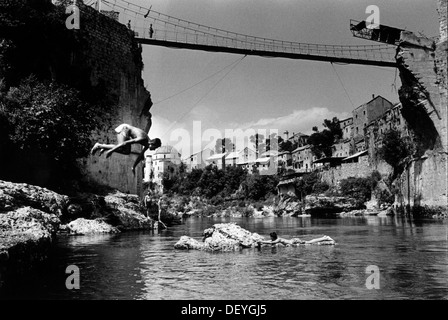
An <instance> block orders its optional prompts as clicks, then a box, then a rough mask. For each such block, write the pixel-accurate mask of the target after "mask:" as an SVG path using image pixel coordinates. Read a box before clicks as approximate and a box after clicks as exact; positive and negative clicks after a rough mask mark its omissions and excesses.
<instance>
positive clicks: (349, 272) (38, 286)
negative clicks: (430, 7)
mask: <svg viewBox="0 0 448 320" xmlns="http://www.w3.org/2000/svg"><path fill="white" fill-rule="evenodd" d="M222 222H236V223H238V224H239V225H241V226H242V227H244V228H246V229H248V230H250V231H252V232H257V233H259V234H260V235H263V236H265V237H268V235H269V233H270V232H272V231H276V232H277V233H278V234H279V235H281V236H282V237H286V238H289V237H300V238H302V239H305V240H307V239H311V238H315V237H319V236H321V235H323V234H326V235H329V236H331V237H332V238H334V239H335V240H336V241H337V243H338V244H337V245H336V246H334V247H333V246H302V247H263V248H261V249H259V250H258V249H247V250H243V251H241V252H234V253H209V252H202V251H182V250H175V249H174V248H173V245H174V243H175V242H176V241H177V240H178V239H179V238H180V237H181V236H182V235H188V236H191V237H194V238H197V239H200V238H201V235H202V231H203V230H204V229H206V228H208V227H210V226H212V225H213V224H214V223H222ZM446 228H447V222H446V221H432V220H431V221H430V220H428V221H412V220H409V219H405V218H396V217H373V216H372V217H348V218H337V219H315V218H311V217H299V218H286V217H285V218H276V217H272V218H264V219H250V218H194V219H189V220H186V221H185V223H184V224H183V225H179V226H175V227H173V228H170V229H168V230H164V231H160V232H142V233H134V232H132V233H122V234H114V235H101V236H85V237H67V238H61V239H60V240H59V241H58V243H57V246H56V247H55V250H56V251H55V253H56V254H55V255H54V259H52V260H51V261H50V264H49V266H48V268H47V270H46V271H44V272H43V273H42V274H40V275H39V277H38V279H39V280H38V281H36V280H31V282H30V279H27V280H26V281H18V282H17V283H16V284H15V286H14V288H13V289H10V290H9V291H8V293H7V294H6V296H5V293H3V295H2V296H1V297H2V298H5V297H14V296H15V297H23V296H24V292H26V296H27V297H31V298H36V297H37V298H42V299H48V298H52V299H55V298H56V299H235V300H240V299H447V298H448V280H447V279H448V254H447V252H448V250H447V241H446V234H447V229H446ZM70 264H75V265H77V266H79V267H80V270H81V290H79V291H69V290H67V289H65V286H64V283H65V277H66V275H65V268H66V267H67V265H70ZM369 265H377V266H378V267H379V269H380V275H381V277H380V281H381V284H380V290H367V289H366V287H365V282H366V278H367V274H366V273H365V270H366V267H367V266H369Z"/></svg>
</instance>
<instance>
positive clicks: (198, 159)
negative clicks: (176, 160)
mask: <svg viewBox="0 0 448 320" xmlns="http://www.w3.org/2000/svg"><path fill="white" fill-rule="evenodd" d="M214 153H215V152H214V151H213V150H212V149H210V148H205V149H203V150H201V151H199V152H196V153H193V154H192V155H190V156H189V157H188V158H185V159H183V162H184V163H185V166H186V168H187V171H188V172H191V170H193V169H203V168H205V167H206V166H207V162H206V161H205V160H206V159H208V158H210V157H211V156H212V155H213V154H214Z"/></svg>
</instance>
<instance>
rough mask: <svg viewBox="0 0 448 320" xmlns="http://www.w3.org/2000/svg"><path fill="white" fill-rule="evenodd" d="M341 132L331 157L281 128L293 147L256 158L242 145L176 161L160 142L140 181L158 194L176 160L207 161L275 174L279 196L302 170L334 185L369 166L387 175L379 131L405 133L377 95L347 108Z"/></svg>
mask: <svg viewBox="0 0 448 320" xmlns="http://www.w3.org/2000/svg"><path fill="white" fill-rule="evenodd" d="M338 126H339V128H340V129H341V131H342V136H341V137H336V138H335V140H334V144H333V145H332V151H331V156H329V157H328V156H325V155H324V154H322V155H321V156H320V157H318V156H317V155H315V154H314V153H313V152H312V148H311V146H312V145H311V144H310V143H309V142H308V138H309V137H310V135H307V134H304V133H301V132H292V134H290V132H289V131H285V132H284V133H283V137H281V141H282V142H283V143H284V142H288V141H289V142H290V143H291V145H292V146H294V147H295V148H294V150H292V151H288V150H283V149H282V145H283V144H280V146H279V148H278V150H268V151H264V152H261V153H260V154H258V156H257V152H256V151H255V148H254V147H252V148H251V147H249V146H246V147H245V148H244V149H242V150H229V151H226V152H222V153H217V152H216V151H215V150H212V149H211V148H205V149H203V150H201V151H199V152H197V153H194V154H191V155H190V156H187V157H185V158H183V159H181V154H180V153H179V152H178V151H177V150H176V149H175V148H174V147H172V146H168V145H165V146H162V147H160V148H159V149H157V150H156V151H155V152H154V153H153V154H147V155H146V166H145V177H144V181H145V182H149V181H152V182H154V184H155V185H156V186H158V188H159V191H161V192H163V187H162V180H163V177H164V175H165V174H168V175H175V174H177V172H178V171H179V168H180V166H181V163H182V164H183V165H184V166H185V169H186V171H188V172H191V170H193V169H202V168H205V167H206V166H208V165H212V166H216V167H217V168H218V169H221V170H225V168H226V167H229V166H237V167H241V168H243V169H246V170H247V172H248V173H249V174H253V173H254V172H255V171H256V172H258V173H259V174H280V175H281V181H280V183H279V185H278V191H279V193H280V194H286V193H288V192H293V191H294V190H293V184H294V180H295V179H296V178H299V177H301V176H303V175H305V174H307V173H310V172H313V171H318V172H320V173H321V174H322V179H323V181H326V182H327V183H328V184H330V185H335V184H337V183H338V181H340V180H342V179H346V178H348V177H367V176H369V175H370V174H371V173H372V172H373V171H374V170H376V171H378V172H380V173H381V174H382V175H384V176H387V175H388V174H390V173H391V172H392V168H391V167H390V166H389V165H388V164H387V163H386V162H385V161H382V160H381V159H379V158H378V157H377V156H376V155H377V150H379V148H381V146H382V140H383V137H384V134H385V133H386V132H387V131H388V130H396V131H398V132H399V133H400V135H401V136H402V137H404V136H407V135H408V134H409V133H408V131H407V129H406V125H405V121H404V119H403V116H402V114H401V103H395V104H394V103H392V102H390V101H389V100H387V99H385V98H383V97H382V96H380V95H377V96H374V95H372V98H371V100H370V101H368V102H366V103H364V104H362V105H360V106H358V107H357V108H356V109H354V110H352V116H351V117H349V118H346V119H340V120H338Z"/></svg>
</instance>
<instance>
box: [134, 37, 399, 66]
mask: <svg viewBox="0 0 448 320" xmlns="http://www.w3.org/2000/svg"><path fill="white" fill-rule="evenodd" d="M137 41H138V42H139V43H141V44H147V45H155V46H163V47H168V48H178V49H190V50H202V51H208V52H224V53H234V54H242V55H252V56H260V57H270V58H287V59H297V60H312V61H324V62H336V63H347V64H359V65H371V66H379V67H397V63H396V61H393V60H389V61H387V60H375V59H368V58H364V59H363V58H361V57H359V58H355V57H353V58H351V57H344V56H337V55H333V56H332V55H318V54H303V53H294V52H286V51H284V52H280V51H279V52H276V51H270V50H259V49H245V48H236V47H235V48H232V47H224V46H214V45H204V44H196V43H185V42H175V41H167V40H157V39H148V38H137Z"/></svg>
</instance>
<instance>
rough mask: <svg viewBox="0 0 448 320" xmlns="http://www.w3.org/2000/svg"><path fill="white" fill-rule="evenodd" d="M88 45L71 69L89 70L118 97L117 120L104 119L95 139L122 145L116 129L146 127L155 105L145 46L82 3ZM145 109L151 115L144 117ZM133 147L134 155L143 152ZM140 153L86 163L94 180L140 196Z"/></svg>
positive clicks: (80, 50) (113, 113)
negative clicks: (135, 166)
mask: <svg viewBox="0 0 448 320" xmlns="http://www.w3.org/2000/svg"><path fill="white" fill-rule="evenodd" d="M80 9H81V29H80V30H76V31H74V32H78V31H82V33H81V34H82V37H83V41H82V46H81V47H79V48H76V49H75V50H74V52H73V55H72V61H71V65H72V67H75V68H76V69H77V70H88V74H89V79H88V81H89V82H90V83H91V85H92V86H101V87H103V88H105V90H106V91H107V92H108V94H109V95H110V96H111V97H113V99H114V100H115V101H114V102H115V103H116V106H115V107H114V106H111V113H110V114H109V115H105V119H104V120H106V119H107V118H108V117H109V116H110V118H111V121H110V122H109V121H104V127H103V130H102V131H101V132H97V134H96V135H95V136H94V137H93V139H94V140H100V141H103V142H104V143H112V144H115V143H116V134H115V132H114V131H113V129H114V128H116V127H117V126H118V125H119V124H121V123H128V124H131V125H134V126H136V127H139V128H142V129H145V128H146V127H147V123H148V118H147V116H148V112H149V108H150V107H151V105H152V103H151V100H150V99H151V98H150V94H149V92H148V91H147V90H146V89H145V87H144V84H143V80H142V77H141V72H142V69H143V63H142V58H141V46H140V45H139V44H138V43H137V42H136V41H135V39H134V35H133V33H132V32H131V31H130V30H128V29H127V28H126V26H124V25H122V24H120V23H118V22H116V21H115V20H113V19H110V18H108V17H106V16H105V15H102V14H100V13H98V12H97V11H95V10H93V9H92V8H90V7H87V6H83V5H81V7H80ZM144 108H145V111H146V112H145V114H144V115H143V116H142V117H140V114H141V112H142V110H143V109H144ZM140 150H141V149H140V147H139V146H133V152H135V153H137V152H140ZM136 157H137V154H131V155H130V156H124V155H120V154H114V155H112V157H110V158H109V159H105V157H104V155H103V157H98V156H96V157H88V158H86V159H84V160H83V161H82V165H83V167H84V168H85V170H84V172H85V174H86V177H87V179H88V180H93V181H95V182H98V183H101V184H105V185H107V186H110V187H112V188H116V189H118V190H120V191H122V192H129V193H134V194H136V193H138V192H139V190H140V188H141V181H142V178H143V170H142V167H141V165H140V166H139V167H138V169H137V171H136V175H135V177H134V176H133V175H132V172H131V166H132V164H133V161H134V160H135V158H136Z"/></svg>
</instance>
